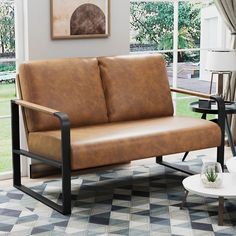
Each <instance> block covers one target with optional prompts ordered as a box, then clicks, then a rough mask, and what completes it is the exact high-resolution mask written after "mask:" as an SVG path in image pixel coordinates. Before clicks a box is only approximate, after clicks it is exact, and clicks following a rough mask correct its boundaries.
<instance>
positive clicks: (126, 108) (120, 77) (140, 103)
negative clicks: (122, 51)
mask: <svg viewBox="0 0 236 236" xmlns="http://www.w3.org/2000/svg"><path fill="white" fill-rule="evenodd" d="M98 61H99V67H100V70H101V78H102V81H103V87H104V92H105V97H106V103H107V110H108V117H109V120H110V121H112V122H113V121H128V120H139V119H148V118H155V117H163V116H170V115H173V104H172V99H171V93H170V88H169V83H168V78H167V72H166V65H165V60H164V58H163V56H162V55H160V54H155V55H132V56H117V57H102V58H98Z"/></svg>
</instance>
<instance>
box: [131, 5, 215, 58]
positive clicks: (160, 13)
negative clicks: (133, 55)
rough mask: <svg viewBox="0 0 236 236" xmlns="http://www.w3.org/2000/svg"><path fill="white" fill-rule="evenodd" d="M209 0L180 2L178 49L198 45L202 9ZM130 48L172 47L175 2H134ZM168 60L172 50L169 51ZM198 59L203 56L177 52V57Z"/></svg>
mask: <svg viewBox="0 0 236 236" xmlns="http://www.w3.org/2000/svg"><path fill="white" fill-rule="evenodd" d="M209 4H210V3H209V1H205V2H204V1H202V2H199V3H196V2H195V3H191V2H190V1H183V2H179V25H178V27H179V32H178V37H179V45H178V48H179V49H186V48H199V47H200V32H201V9H202V8H203V7H205V6H208V5H209ZM130 11H131V15H130V25H131V39H130V41H131V51H140V50H143V51H152V50H172V49H173V31H174V5H173V3H172V2H161V1H160V2H157V1H153V2H152V1H147V2H145V1H140V2H131V7H130ZM166 57H167V61H169V62H170V61H171V60H172V53H166ZM190 60H191V61H192V60H194V62H199V60H200V58H198V57H196V56H195V57H194V56H190V55H189V56H188V54H186V53H185V54H184V53H182V52H179V53H178V61H179V62H184V61H190Z"/></svg>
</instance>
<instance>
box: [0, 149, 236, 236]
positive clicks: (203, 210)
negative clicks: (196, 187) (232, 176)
mask: <svg viewBox="0 0 236 236" xmlns="http://www.w3.org/2000/svg"><path fill="white" fill-rule="evenodd" d="M226 155H227V156H228V157H229V156H231V153H230V152H226ZM181 157H182V155H177V156H176V155H174V156H171V157H167V158H168V159H171V160H175V161H176V160H179V159H180V158H181ZM214 157H215V151H213V150H203V151H201V152H192V153H190V156H189V158H188V159H187V161H188V163H189V164H191V165H198V164H200V163H201V161H202V160H209V159H212V158H214ZM185 177H186V175H184V174H181V173H179V172H173V171H170V170H169V169H165V168H164V167H162V166H159V165H157V164H155V161H154V159H153V158H151V159H147V160H145V161H143V160H141V161H136V162H134V163H132V164H128V165H121V166H117V167H113V168H101V169H97V170H94V171H90V172H82V175H80V177H79V178H78V177H73V179H72V186H73V191H72V193H73V202H72V204H73V210H72V214H71V216H63V215H61V214H59V213H57V212H56V211H53V210H52V209H50V208H48V207H47V206H44V205H43V204H41V203H40V202H38V201H36V200H34V199H32V198H31V197H29V196H27V195H25V194H23V193H21V192H19V191H18V190H15V189H14V188H13V187H11V182H10V181H2V182H1V183H0V188H1V190H0V235H13V236H14V235H16V236H21V235H43V236H44V235H57V236H59V235H135V236H138V235H157V236H159V235H166V236H167V235H173V236H174V235H186V236H189V235H209V236H210V235H222V236H224V235H236V201H226V207H225V209H226V211H225V214H224V226H221V227H220V226H218V225H217V210H218V208H217V201H216V200H214V199H209V198H203V197H199V196H196V195H190V196H189V197H188V204H187V208H185V209H184V210H180V208H179V207H180V204H181V201H182V199H183V195H184V189H183V187H182V183H181V182H182V180H183V178H185ZM39 181H41V183H38V182H39ZM26 182H27V184H30V185H31V186H34V187H33V188H34V190H36V191H39V192H41V193H43V195H47V197H50V198H51V199H54V200H56V201H60V194H59V188H60V181H59V180H57V179H55V178H54V179H51V180H49V179H47V180H42V179H41V180H33V181H32V180H31V181H29V180H27V179H26ZM35 182H37V184H36V183H35ZM234 225H235V226H234Z"/></svg>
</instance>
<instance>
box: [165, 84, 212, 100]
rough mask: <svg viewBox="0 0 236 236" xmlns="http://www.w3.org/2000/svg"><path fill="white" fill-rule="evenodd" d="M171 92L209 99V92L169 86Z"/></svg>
mask: <svg viewBox="0 0 236 236" xmlns="http://www.w3.org/2000/svg"><path fill="white" fill-rule="evenodd" d="M170 90H171V92H176V93H183V94H188V95H192V96H196V97H201V98H207V99H210V98H211V95H210V94H205V93H199V92H194V91H190V90H186V89H179V88H172V87H171V88H170Z"/></svg>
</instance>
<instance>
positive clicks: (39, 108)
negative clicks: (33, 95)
mask: <svg viewBox="0 0 236 236" xmlns="http://www.w3.org/2000/svg"><path fill="white" fill-rule="evenodd" d="M12 102H14V103H15V104H17V105H20V106H22V107H25V108H28V109H31V110H35V111H40V112H43V113H46V114H48V115H55V114H56V113H59V111H57V110H54V109H51V108H48V107H44V106H41V105H37V104H35V103H32V102H27V101H23V100H18V99H17V100H13V101H12Z"/></svg>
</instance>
